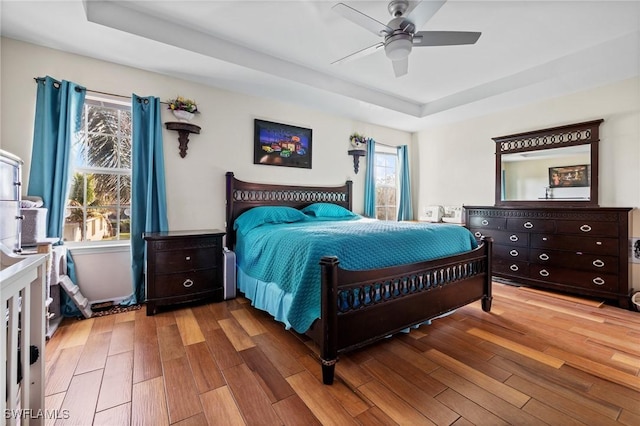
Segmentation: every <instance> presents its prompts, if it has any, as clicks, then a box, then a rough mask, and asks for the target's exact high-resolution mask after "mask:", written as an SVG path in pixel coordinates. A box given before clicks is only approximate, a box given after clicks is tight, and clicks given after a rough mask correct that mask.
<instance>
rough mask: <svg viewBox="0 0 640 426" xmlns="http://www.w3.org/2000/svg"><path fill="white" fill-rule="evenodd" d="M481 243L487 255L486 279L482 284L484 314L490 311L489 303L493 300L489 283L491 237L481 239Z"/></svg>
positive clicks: (490, 280) (490, 274) (490, 276)
mask: <svg viewBox="0 0 640 426" xmlns="http://www.w3.org/2000/svg"><path fill="white" fill-rule="evenodd" d="M482 242H483V243H484V244H485V250H486V251H485V253H486V255H487V278H486V281H485V283H484V296H482V302H481V303H482V310H483V311H485V312H490V311H491V301H492V300H493V296H492V295H491V282H492V280H493V275H492V273H491V271H492V267H491V251H492V250H493V238H491V237H482Z"/></svg>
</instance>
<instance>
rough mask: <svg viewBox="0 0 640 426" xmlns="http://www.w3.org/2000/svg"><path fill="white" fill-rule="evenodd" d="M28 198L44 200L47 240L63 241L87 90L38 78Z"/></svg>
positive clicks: (49, 79) (69, 83)
mask: <svg viewBox="0 0 640 426" xmlns="http://www.w3.org/2000/svg"><path fill="white" fill-rule="evenodd" d="M37 84H38V91H37V97H36V119H35V123H34V128H33V147H32V153H31V169H30V171H29V188H28V189H27V194H28V195H34V196H39V197H42V200H43V201H44V206H45V207H46V208H47V209H48V212H47V237H49V238H61V237H62V226H63V220H64V210H65V206H66V203H67V195H68V189H69V169H70V164H69V158H70V155H71V145H72V143H73V141H74V139H75V135H76V132H77V131H78V130H79V129H80V120H81V118H82V107H83V105H84V98H85V95H86V89H85V88H84V87H81V86H79V85H77V84H75V83H71V82H69V81H64V80H63V81H62V82H60V81H57V80H55V79H53V78H51V77H49V76H47V77H45V78H38V79H37Z"/></svg>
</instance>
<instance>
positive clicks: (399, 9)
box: [387, 0, 409, 18]
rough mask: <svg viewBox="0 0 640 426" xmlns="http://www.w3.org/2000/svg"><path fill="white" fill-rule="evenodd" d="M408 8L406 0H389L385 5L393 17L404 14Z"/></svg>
mask: <svg viewBox="0 0 640 426" xmlns="http://www.w3.org/2000/svg"><path fill="white" fill-rule="evenodd" d="M408 8H409V2H408V1H407V0H391V1H390V2H389V5H388V6H387V10H389V13H390V14H391V16H393V17H394V18H397V17H398V16H402V15H404V13H405V12H406V11H407V9H408Z"/></svg>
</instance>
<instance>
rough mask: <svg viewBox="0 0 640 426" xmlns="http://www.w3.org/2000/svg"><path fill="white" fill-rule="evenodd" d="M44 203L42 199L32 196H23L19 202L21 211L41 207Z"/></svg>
mask: <svg viewBox="0 0 640 426" xmlns="http://www.w3.org/2000/svg"><path fill="white" fill-rule="evenodd" d="M43 205H44V202H43V201H42V197H38V196H34V195H25V196H23V197H22V200H21V207H22V208H23V209H32V208H35V207H42V206H43Z"/></svg>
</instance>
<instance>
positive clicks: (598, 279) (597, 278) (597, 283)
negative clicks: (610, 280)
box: [593, 277, 604, 285]
mask: <svg viewBox="0 0 640 426" xmlns="http://www.w3.org/2000/svg"><path fill="white" fill-rule="evenodd" d="M593 283H594V284H595V285H603V284H604V280H603V279H602V278H600V277H595V278H594V279H593Z"/></svg>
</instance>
